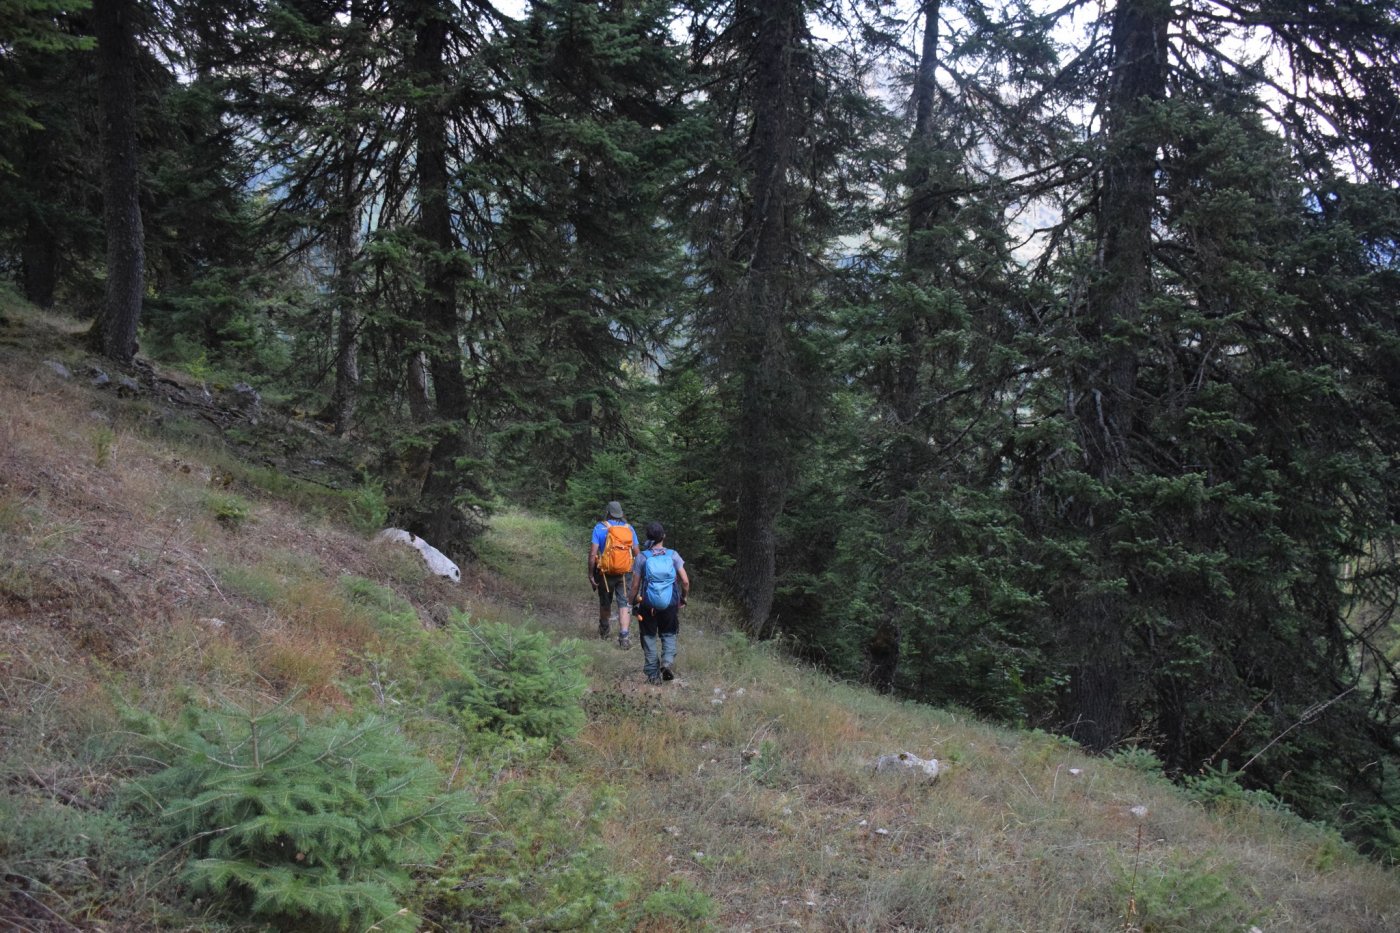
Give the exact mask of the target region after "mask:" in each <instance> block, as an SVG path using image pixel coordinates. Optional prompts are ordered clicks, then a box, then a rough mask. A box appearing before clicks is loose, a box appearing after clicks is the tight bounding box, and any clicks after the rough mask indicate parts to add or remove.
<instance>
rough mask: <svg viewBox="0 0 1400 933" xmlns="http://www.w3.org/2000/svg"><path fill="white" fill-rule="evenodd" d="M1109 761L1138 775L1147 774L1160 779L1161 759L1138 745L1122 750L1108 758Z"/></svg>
mask: <svg viewBox="0 0 1400 933" xmlns="http://www.w3.org/2000/svg"><path fill="white" fill-rule="evenodd" d="M1109 760H1110V761H1112V762H1113V763H1114V764H1116V765H1122V766H1123V767H1125V768H1130V769H1132V770H1133V771H1136V772H1138V773H1139V774H1149V775H1153V776H1155V777H1162V776H1163V774H1162V759H1160V758H1158V757H1157V755H1156V753H1154V752H1153V751H1152V749H1150V748H1143V747H1141V746H1138V745H1134V746H1131V747H1129V748H1122V749H1119V750H1118V751H1116V752H1114V753H1113V754H1112V755H1110V756H1109Z"/></svg>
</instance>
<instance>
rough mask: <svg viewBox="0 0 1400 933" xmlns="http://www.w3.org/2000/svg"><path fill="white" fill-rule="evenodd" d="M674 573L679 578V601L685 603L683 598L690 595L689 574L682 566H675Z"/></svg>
mask: <svg viewBox="0 0 1400 933" xmlns="http://www.w3.org/2000/svg"><path fill="white" fill-rule="evenodd" d="M676 575H677V576H679V577H680V578H681V603H682V604H684V603H685V598H686V597H687V596H689V595H690V574H688V573H686V572H685V568H684V567H677V568H676Z"/></svg>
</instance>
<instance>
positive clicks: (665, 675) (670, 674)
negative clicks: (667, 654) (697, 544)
mask: <svg viewBox="0 0 1400 933" xmlns="http://www.w3.org/2000/svg"><path fill="white" fill-rule="evenodd" d="M661 679H662V680H675V679H676V672H675V669H674V668H672V667H671V665H670V663H669V662H668V663H666V664H662V665H661Z"/></svg>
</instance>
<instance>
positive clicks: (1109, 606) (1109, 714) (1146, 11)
mask: <svg viewBox="0 0 1400 933" xmlns="http://www.w3.org/2000/svg"><path fill="white" fill-rule="evenodd" d="M1170 15H1171V8H1170V5H1169V4H1167V3H1165V2H1163V0H1122V2H1120V3H1119V4H1118V6H1117V8H1116V9H1115V10H1114V18H1113V30H1112V34H1111V40H1110V41H1111V44H1112V54H1113V70H1112V73H1111V76H1110V81H1109V87H1108V99H1107V101H1106V107H1105V118H1104V119H1105V122H1104V132H1105V143H1106V147H1107V152H1106V156H1105V163H1104V169H1103V181H1102V190H1101V192H1100V195H1099V209H1098V255H1097V260H1096V270H1095V280H1094V282H1093V283H1092V285H1091V286H1090V288H1089V290H1088V294H1087V296H1086V300H1085V303H1084V305H1083V307H1082V308H1081V310H1080V332H1081V333H1082V334H1083V336H1084V339H1085V341H1086V343H1087V347H1088V350H1087V352H1086V353H1085V359H1084V361H1083V362H1081V363H1080V364H1078V365H1077V366H1076V367H1075V369H1074V370H1073V371H1072V372H1071V377H1070V378H1071V384H1070V387H1069V388H1070V400H1069V404H1070V410H1071V412H1072V414H1073V416H1074V419H1075V422H1076V427H1077V436H1078V441H1079V444H1080V448H1081V452H1082V455H1083V469H1084V471H1085V472H1086V473H1087V474H1088V475H1089V476H1090V477H1091V478H1092V479H1094V480H1095V481H1097V482H1098V483H1100V484H1102V485H1103V486H1104V487H1105V488H1112V487H1113V486H1114V485H1115V484H1116V483H1118V482H1120V481H1121V480H1123V479H1124V478H1126V477H1127V476H1128V475H1129V474H1130V472H1131V471H1132V468H1133V467H1132V463H1133V457H1132V443H1133V428H1134V419H1135V418H1136V414H1137V413H1136V410H1135V406H1134V400H1133V395H1134V389H1135V385H1136V381H1137V367H1138V358H1137V353H1138V351H1137V349H1136V338H1135V337H1134V331H1135V330H1136V328H1137V326H1138V324H1139V323H1140V322H1141V320H1142V304H1143V302H1144V300H1145V299H1146V298H1147V297H1148V294H1149V292H1150V290H1151V278H1152V272H1151V270H1152V266H1151V261H1152V257H1151V251H1152V210H1153V200H1154V194H1155V175H1156V156H1157V147H1158V135H1159V133H1158V131H1157V130H1155V129H1153V128H1152V122H1151V120H1149V119H1147V115H1148V113H1149V111H1150V109H1151V108H1152V107H1153V106H1154V104H1155V103H1156V102H1158V101H1160V100H1162V98H1163V97H1164V96H1165V93H1166V67H1167V62H1166V58H1167V27H1168V24H1169V19H1170ZM1105 498H1107V497H1105ZM1081 499H1082V497H1081ZM1070 517H1071V520H1072V521H1074V522H1075V523H1076V524H1077V525H1078V526H1079V528H1080V529H1081V531H1082V532H1083V533H1084V534H1085V535H1087V536H1088V537H1089V539H1090V540H1091V541H1092V542H1094V545H1093V547H1092V548H1091V553H1092V554H1093V555H1094V558H1095V559H1096V560H1097V561H1099V562H1101V564H1102V565H1104V566H1112V565H1113V563H1114V556H1113V554H1111V553H1110V551H1109V547H1108V544H1107V541H1106V538H1105V530H1104V529H1105V527H1106V526H1107V525H1108V524H1109V518H1110V517H1109V515H1108V514H1107V513H1106V510H1105V509H1100V508H1096V507H1095V506H1094V505H1093V504H1092V503H1086V502H1083V501H1080V502H1078V503H1076V504H1074V505H1073V506H1072V508H1071V516H1070ZM1069 611H1070V613H1071V617H1070V618H1068V619H1066V620H1065V629H1066V631H1067V632H1072V633H1073V634H1072V636H1071V637H1072V638H1073V645H1074V648H1073V651H1074V653H1075V657H1074V660H1073V661H1072V664H1071V682H1070V689H1069V693H1068V696H1067V699H1066V702H1067V708H1066V709H1065V716H1066V722H1067V724H1068V725H1069V728H1070V730H1071V733H1072V734H1073V735H1074V737H1075V738H1077V739H1079V740H1080V741H1082V742H1084V743H1085V744H1086V745H1087V746H1089V747H1090V748H1093V749H1100V750H1101V749H1105V748H1108V747H1109V746H1111V745H1112V744H1113V743H1114V742H1116V741H1118V740H1119V739H1120V738H1121V737H1122V734H1123V729H1124V726H1125V716H1126V708H1127V702H1128V696H1129V691H1128V689H1127V687H1128V685H1127V684H1126V683H1125V682H1124V681H1125V677H1126V676H1127V674H1126V670H1125V665H1124V661H1123V646H1124V639H1125V637H1126V636H1127V632H1128V628H1129V620H1128V619H1127V618H1126V614H1125V612H1124V611H1123V609H1122V604H1121V602H1120V600H1119V598H1118V597H1117V596H1116V595H1114V594H1112V593H1106V594H1098V595H1082V596H1081V597H1080V598H1079V600H1078V601H1077V603H1076V604H1073V605H1071V606H1070V608H1069Z"/></svg>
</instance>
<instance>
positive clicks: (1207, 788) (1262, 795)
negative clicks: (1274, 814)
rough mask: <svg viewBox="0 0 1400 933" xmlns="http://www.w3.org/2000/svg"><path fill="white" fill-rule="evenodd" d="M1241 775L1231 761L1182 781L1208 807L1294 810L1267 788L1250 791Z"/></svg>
mask: <svg viewBox="0 0 1400 933" xmlns="http://www.w3.org/2000/svg"><path fill="white" fill-rule="evenodd" d="M1238 777H1239V775H1238V774H1237V773H1236V772H1233V771H1231V770H1230V763H1229V762H1228V761H1222V762H1221V763H1220V767H1218V768H1212V767H1210V766H1209V765H1207V766H1206V768H1205V769H1204V770H1203V771H1202V772H1201V773H1200V774H1191V775H1187V776H1186V777H1185V778H1184V779H1183V780H1182V784H1183V785H1184V786H1185V788H1186V793H1187V794H1189V795H1190V796H1191V797H1192V798H1194V799H1195V800H1199V801H1200V802H1201V803H1203V804H1206V805H1207V806H1209V807H1230V806H1247V807H1258V808H1259V809H1261V810H1274V811H1278V812H1292V811H1290V810H1289V809H1288V806H1287V805H1286V804H1284V802H1283V801H1281V800H1279V799H1278V798H1277V797H1275V796H1274V795H1273V794H1271V793H1269V792H1268V791H1266V790H1250V789H1248V788H1246V787H1244V786H1243V785H1242V784H1240V782H1239V780H1238Z"/></svg>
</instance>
